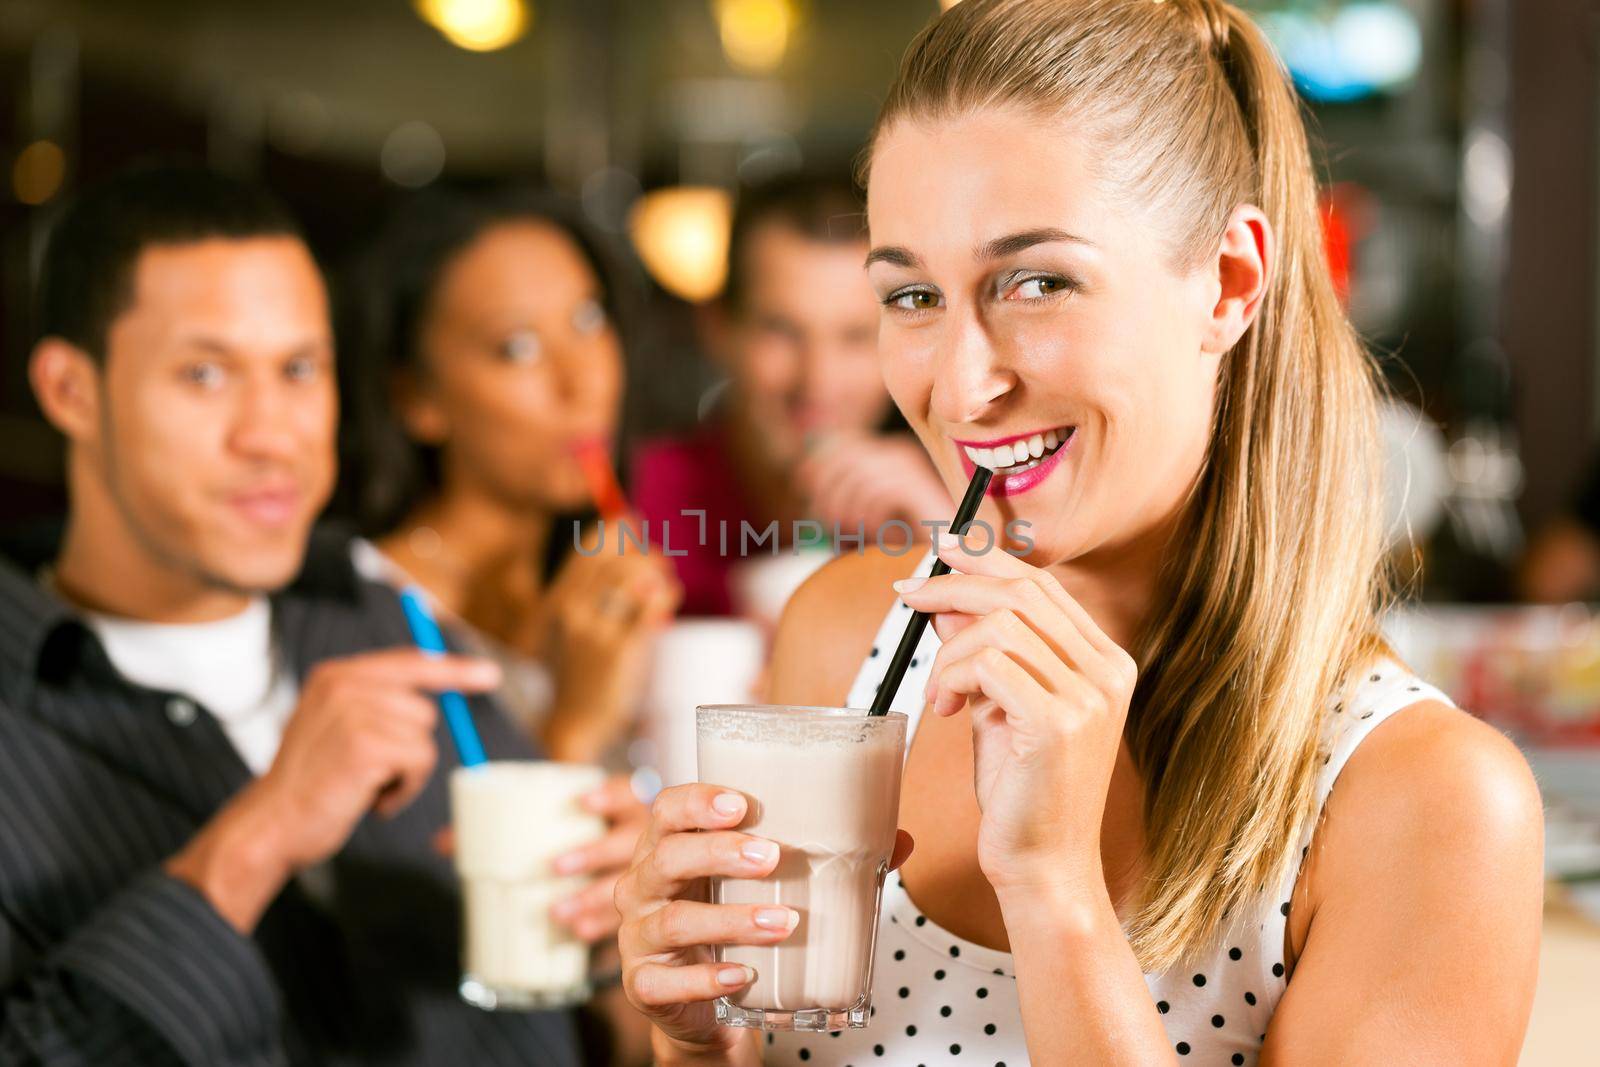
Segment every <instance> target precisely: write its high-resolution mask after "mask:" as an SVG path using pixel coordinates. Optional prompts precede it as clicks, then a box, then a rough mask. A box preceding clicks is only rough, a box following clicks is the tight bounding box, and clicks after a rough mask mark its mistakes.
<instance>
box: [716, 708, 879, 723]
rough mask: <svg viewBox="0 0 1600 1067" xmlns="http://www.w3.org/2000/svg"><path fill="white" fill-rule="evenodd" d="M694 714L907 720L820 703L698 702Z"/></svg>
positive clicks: (844, 719)
mask: <svg viewBox="0 0 1600 1067" xmlns="http://www.w3.org/2000/svg"><path fill="white" fill-rule="evenodd" d="M694 711H695V715H696V716H697V717H698V716H699V714H700V713H701V712H702V711H710V712H738V713H740V714H744V715H749V716H751V717H753V718H767V719H776V718H779V717H782V718H788V719H805V720H809V721H812V722H830V721H843V722H861V721H867V722H871V721H872V720H874V719H882V720H884V721H885V722H895V721H897V720H908V718H909V717H908V716H907V715H906V713H905V712H903V711H891V712H887V713H885V714H883V715H872V714H869V713H868V711H867V709H866V708H834V707H825V706H823V705H820V704H698V705H696V706H695V709H694Z"/></svg>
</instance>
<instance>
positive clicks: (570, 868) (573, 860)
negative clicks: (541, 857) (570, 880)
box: [550, 852, 583, 874]
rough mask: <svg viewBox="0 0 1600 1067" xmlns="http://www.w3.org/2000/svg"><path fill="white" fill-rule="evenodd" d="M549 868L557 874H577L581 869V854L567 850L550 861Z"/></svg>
mask: <svg viewBox="0 0 1600 1067" xmlns="http://www.w3.org/2000/svg"><path fill="white" fill-rule="evenodd" d="M550 869H551V870H553V871H555V872H556V873H557V874H577V873H578V872H579V871H581V870H582V869H583V854H582V853H581V852H568V853H567V854H566V855H564V856H557V857H556V858H555V859H553V860H551V861H550Z"/></svg>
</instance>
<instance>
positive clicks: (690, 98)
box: [0, 0, 1600, 600]
mask: <svg viewBox="0 0 1600 1067" xmlns="http://www.w3.org/2000/svg"><path fill="white" fill-rule="evenodd" d="M938 6H939V5H938V3H937V2H936V0H581V2H580V0H419V2H418V3H415V4H412V3H406V2H404V0H340V2H338V3H327V2H312V0H278V2H276V3H272V4H262V3H258V2H249V0H204V2H202V0H190V2H180V0H93V2H90V0H5V3H4V16H3V18H0V85H3V87H4V99H5V100H6V103H7V106H6V107H4V108H0V154H3V158H4V162H5V171H4V172H3V174H0V239H3V276H0V330H3V345H4V370H3V375H0V442H3V443H4V445H3V447H0V520H10V519H21V518H29V517H34V516H38V515H42V514H48V513H52V512H55V511H58V510H59V509H60V508H61V488H60V469H59V467H60V448H59V446H58V442H57V440H56V437H55V435H54V434H53V433H51V432H50V431H49V430H48V429H47V428H46V427H45V426H44V425H43V423H42V422H41V421H40V420H39V418H38V416H37V413H36V412H35V410H34V408H33V404H32V401H31V399H30V397H29V394H28V389H27V385H26V380H25V369H24V368H25V357H26V353H27V344H28V341H29V339H30V332H31V326H30V323H29V321H28V320H29V314H28V294H29V287H30V279H31V274H32V270H33V267H34V265H35V264H36V262H37V260H38V256H39V253H40V250H41V236H42V234H43V233H44V231H45V227H46V225H47V223H48V221H49V219H50V217H51V212H52V209H53V208H54V207H55V206H56V205H58V204H59V203H60V202H61V201H62V200H63V198H65V197H66V196H68V195H70V194H71V192H72V191H73V189H74V188H76V187H77V186H79V185H80V184H82V183H83V182H86V181H91V180H93V179H95V178H97V177H99V176H101V175H103V174H105V173H107V172H108V171H111V170H113V169H115V168H117V167H119V166H121V165H123V164H125V163H127V162H129V161H130V160H134V159H136V158H139V157H141V156H147V155H149V154H151V153H168V152H176V153H185V154H189V155H192V156H196V157H200V158H203V159H206V160H209V161H210V162H211V163H212V164H213V165H215V166H217V167H220V168H224V169H227V170H229V171H234V172H238V173H241V174H245V175H250V176H254V177H258V178H260V179H261V180H263V181H265V182H266V183H267V184H269V185H270V186H271V187H272V188H274V189H275V190H277V191H278V192H279V193H280V194H281V195H283V196H284V197H286V198H287V199H288V201H289V202H290V203H291V205H292V206H293V207H294V208H295V209H296V210H297V211H298V212H299V214H300V216H301V218H302V219H303V220H304V223H305V225H306V227H307V228H308V231H309V234H310V237H311V240H312V243H313V245H314V247H315V249H316V251H317V253H318V254H319V256H320V257H321V258H322V259H323V261H324V263H325V265H327V266H329V267H330V268H331V269H337V268H338V267H339V265H340V264H341V263H342V262H344V261H345V260H346V259H348V257H349V255H350V253H351V252H352V250H353V249H354V248H356V247H357V246H359V244H360V242H361V241H362V239H363V238H364V237H365V236H366V235H367V234H368V233H369V232H370V231H371V229H372V228H373V227H374V225H375V224H376V222H377V220H378V219H379V217H380V216H381V214H382V213H383V210H384V208H385V205H386V203H388V202H390V201H391V200H392V198H394V197H396V196H398V195H402V194H404V193H405V192H406V191H408V190H412V189H416V188H421V187H424V186H428V185H430V184H434V183H461V184H487V183H495V182H506V181H514V182H530V183H539V184H548V185H550V186H554V187H556V188H558V189H560V190H563V191H566V192H568V193H570V194H571V195H573V196H576V197H579V198H581V200H582V203H583V205H584V209H585V211H586V212H587V213H588V214H589V216H590V218H591V219H592V221H594V222H595V223H596V224H598V225H599V226H600V227H602V228H603V229H605V230H606V231H608V232H610V233H612V234H613V235H615V237H616V239H617V241H618V243H619V245H631V246H632V247H633V248H634V249H635V251H636V252H637V253H639V254H640V255H641V258H642V261H643V263H644V264H647V265H648V267H649V270H648V274H649V276H650V277H651V278H652V279H653V283H652V288H653V301H652V304H653V306H652V308H651V311H650V318H649V323H648V328H647V329H646V330H645V331H644V343H643V344H641V345H639V346H638V347H637V349H636V351H634V352H633V353H631V358H632V359H633V362H634V366H633V367H632V368H631V372H632V376H631V379H630V385H631V388H630V393H631V394H632V397H631V400H630V409H629V415H628V423H629V427H628V428H629V432H630V433H631V434H634V435H637V434H641V433H649V432H655V431H658V430H662V429H670V428H673V427H674V426H676V425H679V424H681V423H683V422H685V421H686V420H689V419H692V418H693V415H694V409H695V403H696V400H697V399H698V397H699V395H700V392H701V391H702V390H703V389H704V388H705V387H706V386H707V385H708V384H709V373H708V372H707V371H706V370H705V369H704V368H703V367H702V366H701V364H700V362H699V361H698V360H697V358H696V355H695V352H694V348H693V341H692V332H691V330H690V316H689V314H688V310H687V309H688V308H689V302H688V300H686V299H685V297H688V298H691V299H692V298H694V297H696V296H700V295H704V293H705V292H707V291H708V288H710V287H714V285H715V283H716V277H715V263H714V260H715V258H716V257H715V255H708V254H707V253H706V251H705V250H706V249H708V248H709V249H715V248H716V247H717V245H716V242H717V240H718V239H719V238H718V227H719V226H725V224H726V219H725V212H726V204H725V197H726V194H727V192H728V191H730V190H733V189H735V188H736V187H737V186H738V185H739V184H740V183H750V182H758V181H760V180H761V179H762V178H763V177H766V176H769V175H772V174H775V173H779V172H782V171H784V170H788V169H793V168H797V167H805V168H807V169H818V168H826V167H841V168H842V167H846V166H848V165H849V164H850V163H851V161H852V160H853V158H854V156H855V153H856V152H857V151H858V149H859V147H860V145H861V142H862V139H863V136H864V134H865V132H866V130H867V128H868V126H869V124H870V122H871V120H872V118H873V115H874V112H875V110H876V107H877V104H878V100H879V97H880V95H881V93H882V92H883V90H884V88H885V86H886V85H887V83H888V81H889V78H890V76H891V74H892V72H893V70H894V66H895V63H896V61H897V59H898V57H899V55H900V53H901V51H902V50H903V48H904V47H905V45H906V43H907V42H908V40H909V39H910V38H911V36H912V35H913V34H914V33H915V32H916V30H917V29H918V28H919V27H921V26H922V25H923V24H924V23H925V22H926V21H927V20H928V19H929V18H931V17H932V16H933V15H934V14H935V13H936V12H937V9H938ZM1245 6H1246V7H1248V8H1250V9H1251V10H1252V11H1253V12H1254V13H1256V14H1257V15H1258V16H1260V17H1261V19H1262V21H1263V23H1264V24H1265V25H1266V26H1267V27H1268V29H1269V32H1270V33H1271V35H1272V36H1273V37H1274V39H1275V41H1276V42H1277V44H1278V46H1279V49H1280V51H1281V52H1282V53H1283V55H1284V57H1285V59H1286V61H1287V62H1288V63H1289V65H1290V66H1291V68H1292V70H1293V72H1294V73H1295V75H1296V78H1297V81H1298V82H1299V84H1300V87H1301V89H1302V92H1303V94H1304V95H1305V96H1306V98H1307V100H1308V103H1309V106H1310V108H1311V110H1312V111H1313V113H1314V116H1315V126H1316V132H1317V135H1318V137H1319V139H1320V141H1321V144H1322V156H1323V160H1322V162H1323V167H1324V172H1325V176H1326V181H1327V189H1328V193H1327V195H1328V203H1329V208H1330V221H1329V227H1328V231H1329V238H1328V244H1329V255H1330V257H1331V258H1332V259H1333V261H1334V265H1335V270H1336V272H1337V273H1338V275H1339V276H1340V277H1341V279H1342V280H1343V282H1344V284H1345V285H1346V286H1347V292H1348V298H1349V304H1350V311H1351V314H1352V317H1353V318H1354V319H1355V321H1356V323H1357V325H1358V326H1359V327H1360V329H1361V330H1362V332H1363V334H1364V335H1365V336H1366V337H1367V338H1368V339H1369V340H1370V341H1371V343H1372V345H1373V347H1374V350H1375V351H1377V352H1379V353H1380V354H1382V356H1383V359H1384V365H1385V370H1386V373H1387V374H1388V376H1389V378H1390V380H1391V382H1392V384H1393V386H1394V388H1395V391H1396V393H1397V395H1398V396H1400V397H1401V398H1403V399H1404V400H1406V401H1408V402H1409V404H1410V405H1413V406H1414V408H1415V409H1417V411H1411V410H1407V409H1402V410H1401V412H1400V414H1399V416H1398V418H1397V420H1396V423H1395V428H1394V440H1395V445H1394V447H1395V448H1396V449H1397V450H1398V452H1399V453H1400V454H1401V455H1403V456H1404V457H1405V458H1406V465H1405V469H1406V470H1407V471H1409V475H1408V481H1409V485H1410V492H1409V493H1408V494H1407V495H1406V503H1405V508H1406V509H1407V515H1408V519H1407V521H1408V522H1410V523H1411V524H1412V526H1413V532H1414V533H1415V534H1416V537H1415V538H1414V540H1415V542H1416V543H1415V544H1414V545H1413V546H1412V548H1413V549H1414V550H1415V552H1416V553H1417V555H1418V558H1421V559H1424V560H1425V561H1426V564H1427V565H1426V567H1425V568H1424V570H1423V575H1424V578H1423V586H1422V588H1423V589H1424V591H1426V592H1427V593H1428V594H1429V595H1431V596H1436V597H1448V598H1451V599H1463V598H1465V599H1487V600H1493V599H1498V598H1501V597H1503V596H1504V595H1506V593H1507V590H1508V582H1507V575H1508V574H1509V573H1510V569H1511V561H1513V560H1514V559H1515V558H1516V557H1517V554H1518V552H1519V551H1520V549H1521V537H1522V531H1523V530H1527V529H1532V528H1534V527H1536V526H1537V525H1538V524H1540V523H1541V522H1542V521H1544V520H1545V519H1546V518H1548V517H1549V516H1551V515H1552V514H1554V513H1556V512H1557V511H1559V510H1561V509H1562V508H1563V507H1564V506H1565V505H1566V503H1567V502H1568V500H1569V499H1570V497H1571V494H1572V493H1573V492H1574V490H1575V488H1576V486H1577V485H1578V483H1579V482H1580V480H1581V478H1582V476H1583V474H1584V472H1585V470H1586V468H1587V465H1588V462H1589V452H1590V446H1591V444H1592V443H1593V442H1594V441H1595V440H1596V434H1595V427H1596V413H1597V410H1600V381H1597V376H1596V372H1595V357H1596V350H1597V345H1596V337H1597V331H1600V307H1597V304H1600V301H1597V294H1600V277H1597V270H1596V246H1597V240H1596V238H1597V234H1600V212H1597V210H1596V208H1597V198H1600V180H1597V178H1600V176H1597V173H1596V140H1597V136H1600V109H1597V107H1596V98H1597V93H1600V63H1597V59H1596V55H1597V42H1600V0H1523V2H1519V3H1513V2H1511V0H1478V2H1469V0H1361V2H1357V3H1341V2H1336V0H1257V2H1253V3H1247V4H1246V5H1245ZM1418 412H1420V413H1421V414H1422V416H1423V417H1422V418H1419V417H1418ZM1408 420H1410V421H1408Z"/></svg>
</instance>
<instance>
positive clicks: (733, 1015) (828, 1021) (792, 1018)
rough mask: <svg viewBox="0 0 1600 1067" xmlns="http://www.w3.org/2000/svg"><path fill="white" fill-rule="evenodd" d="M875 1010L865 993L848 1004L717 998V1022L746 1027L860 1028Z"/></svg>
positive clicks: (772, 1028)
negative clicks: (753, 1004)
mask: <svg viewBox="0 0 1600 1067" xmlns="http://www.w3.org/2000/svg"><path fill="white" fill-rule="evenodd" d="M871 1014H872V1006H871V1005H870V1004H869V1003H868V998H866V997H862V998H861V999H860V1000H859V1001H857V1002H856V1003H855V1004H853V1005H851V1006H850V1007H848V1008H799V1009H797V1010H795V1011H779V1010H778V1009H776V1008H743V1007H740V1006H739V1005H737V1004H735V1003H734V1002H733V1001H731V1000H729V999H728V998H727V997H718V998H717V1022H719V1023H721V1024H722V1025H723V1026H737V1027H740V1028H742V1029H745V1030H799V1031H804V1032H808V1033H826V1032H828V1031H832V1030H860V1029H862V1028H863V1027H865V1026H866V1025H867V1018H868V1016H870V1015H871Z"/></svg>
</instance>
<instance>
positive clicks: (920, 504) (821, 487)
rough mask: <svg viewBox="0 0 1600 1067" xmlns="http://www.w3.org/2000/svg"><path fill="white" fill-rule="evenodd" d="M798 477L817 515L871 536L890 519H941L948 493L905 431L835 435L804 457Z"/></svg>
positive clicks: (912, 521)
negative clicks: (901, 432) (857, 526)
mask: <svg viewBox="0 0 1600 1067" xmlns="http://www.w3.org/2000/svg"><path fill="white" fill-rule="evenodd" d="M796 479H797V481H798V484H799V486H800V488H801V491H802V492H803V493H804V494H805V496H806V499H807V500H808V501H809V502H810V510H811V511H812V513H813V517H814V518H817V519H819V520H821V521H822V522H824V523H828V524H834V523H837V524H838V525H839V526H840V527H841V528H843V529H854V528H855V527H856V525H857V524H858V523H859V524H861V525H863V526H865V528H866V530H867V533H868V535H869V536H872V535H874V534H875V533H876V531H877V530H879V529H880V528H881V527H882V526H883V525H884V524H885V523H887V522H889V521H890V520H891V519H899V520H901V521H903V522H907V523H910V524H911V525H912V527H913V529H914V528H915V527H916V524H917V523H918V522H920V521H921V520H923V519H936V518H942V517H943V516H945V515H948V514H949V513H950V509H951V507H952V506H953V505H952V504H951V502H950V492H949V490H947V489H946V488H945V485H944V482H943V481H942V480H941V479H940V478H939V474H938V472H937V471H935V470H934V468H933V464H932V463H930V462H928V453H927V452H925V451H924V450H923V448H922V446H921V445H920V444H918V443H917V441H916V439H915V438H913V437H911V436H909V435H907V434H883V435H880V436H868V435H864V434H863V435H857V434H847V435H840V436H837V437H831V438H829V439H828V440H826V441H824V442H822V443H821V444H820V445H819V446H817V447H816V448H814V449H813V450H812V451H811V452H810V453H809V454H807V456H806V458H805V459H803V460H801V462H800V466H799V469H798V470H797V472H796Z"/></svg>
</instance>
